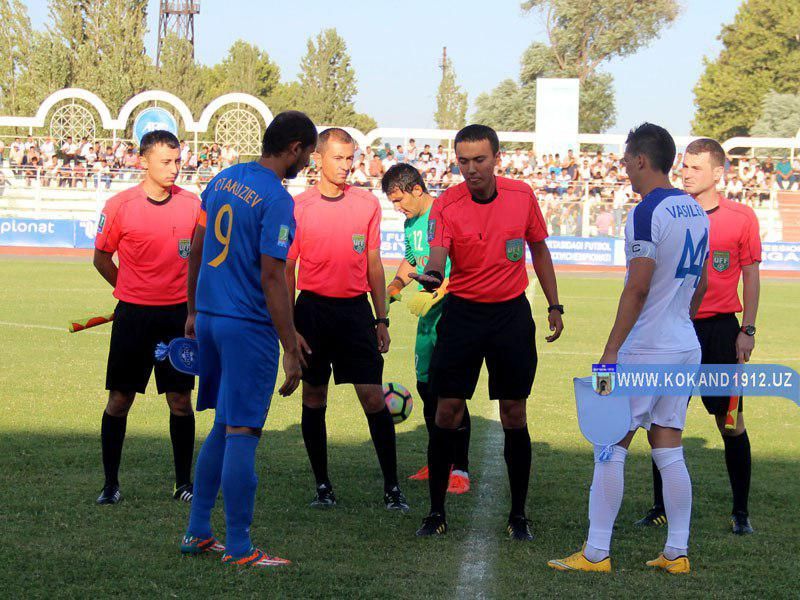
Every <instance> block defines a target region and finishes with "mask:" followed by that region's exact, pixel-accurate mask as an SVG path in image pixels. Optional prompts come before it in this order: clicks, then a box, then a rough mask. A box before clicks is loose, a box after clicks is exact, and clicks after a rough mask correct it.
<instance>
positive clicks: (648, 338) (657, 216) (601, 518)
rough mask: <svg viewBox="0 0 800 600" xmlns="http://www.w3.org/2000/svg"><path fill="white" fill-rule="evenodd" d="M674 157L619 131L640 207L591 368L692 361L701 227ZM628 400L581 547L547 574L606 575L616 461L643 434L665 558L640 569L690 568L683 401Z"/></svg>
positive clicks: (695, 360) (653, 135) (664, 137)
mask: <svg viewBox="0 0 800 600" xmlns="http://www.w3.org/2000/svg"><path fill="white" fill-rule="evenodd" d="M674 160H675V142H674V141H673V139H672V137H671V136H670V134H669V132H667V130H666V129H663V128H662V127H658V126H657V125H652V124H650V123H644V124H643V125H640V126H639V127H637V128H636V129H633V130H631V132H630V133H629V134H628V138H627V141H626V149H625V156H624V162H625V167H626V169H627V172H628V176H629V177H630V180H631V185H632V186H633V189H634V191H636V192H637V193H639V194H641V196H642V201H641V202H640V203H639V204H638V205H637V206H635V207H634V208H633V210H631V212H630V215H629V216H628V221H627V224H626V226H625V255H626V261H627V274H626V277H625V288H624V289H623V291H622V295H621V297H620V300H619V308H618V310H617V316H616V320H615V322H614V326H613V327H612V329H611V333H610V334H609V336H608V342H607V343H606V347H605V350H604V352H603V356H602V357H601V358H600V361H599V362H600V363H603V364H616V363H619V364H697V365H699V364H700V344H699V343H698V341H697V335H696V334H695V332H694V327H693V326H692V322H691V315H693V314H694V313H695V312H696V311H697V309H698V307H699V306H700V301H701V300H702V298H703V294H704V293H705V288H706V258H707V256H708V228H709V221H708V217H707V216H706V214H705V211H704V210H703V209H702V208H701V207H700V205H699V204H698V203H697V202H696V201H695V200H694V199H693V198H692V197H691V196H689V195H688V194H686V193H685V192H683V191H682V190H678V189H675V188H673V187H672V186H671V185H670V183H669V175H668V174H669V171H670V169H671V168H672V164H673V161H674ZM630 403H631V424H630V431H629V433H628V435H626V436H625V437H624V438H623V439H622V440H620V441H619V442H618V443H617V444H616V445H615V446H613V452H612V455H611V458H610V459H609V460H604V461H600V460H599V453H600V452H599V451H600V449H599V448H596V449H595V464H594V478H593V479H592V487H591V491H590V493H589V536H588V538H587V540H586V543H585V544H584V546H583V548H582V549H581V550H580V551H578V552H576V553H575V554H573V555H571V556H569V557H567V558H563V559H559V560H551V561H549V562H548V563H547V564H548V565H549V566H550V567H552V568H554V569H557V570H560V571H596V572H608V571H610V570H611V559H610V557H609V550H610V547H611V533H612V530H613V528H614V521H615V520H616V518H617V513H618V512H619V507H620V504H621V503H622V493H623V488H624V469H625V457H626V456H627V454H628V446H629V445H630V443H631V440H632V439H633V436H634V434H635V433H636V430H637V429H639V428H640V427H643V428H644V429H646V430H647V440H648V441H649V442H650V446H651V447H652V453H653V460H654V461H655V463H656V465H657V466H658V468H659V471H660V473H661V477H662V479H663V480H664V504H665V509H666V513H667V523H668V530H667V543H666V545H665V546H664V551H663V552H662V553H661V554H660V555H659V556H658V558H656V559H655V560H651V561H648V562H647V565H648V566H651V567H656V568H658V569H663V570H665V571H667V572H670V573H688V572H689V570H690V567H689V559H688V558H687V549H688V540H689V521H690V519H691V511H692V484H691V480H690V479H689V472H688V471H687V470H686V463H685V462H684V459H683V447H682V446H681V434H682V432H683V427H684V422H685V419H686V408H687V404H688V397H687V396H686V395H682V396H661V395H656V396H635V397H631V398H630Z"/></svg>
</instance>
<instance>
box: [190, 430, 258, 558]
mask: <svg viewBox="0 0 800 600" xmlns="http://www.w3.org/2000/svg"><path fill="white" fill-rule="evenodd" d="M257 447H258V437H256V436H254V435H248V434H243V433H231V434H228V435H227V436H226V438H225V458H224V460H223V462H222V497H223V499H224V501H225V525H226V531H227V536H226V538H225V553H226V554H230V555H231V556H234V557H241V556H244V555H245V554H247V552H248V551H249V550H250V547H251V545H252V544H251V542H250V524H251V523H252V521H253V508H254V506H255V503H256V486H257V485H258V477H256V470H255V462H256V448H257ZM195 477H197V474H195ZM195 497H196V496H195Z"/></svg>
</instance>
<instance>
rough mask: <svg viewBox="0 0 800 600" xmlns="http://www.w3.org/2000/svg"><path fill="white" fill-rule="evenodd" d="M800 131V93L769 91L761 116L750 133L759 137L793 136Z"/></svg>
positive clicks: (762, 104) (765, 97) (762, 105)
mask: <svg viewBox="0 0 800 600" xmlns="http://www.w3.org/2000/svg"><path fill="white" fill-rule="evenodd" d="M798 132H800V94H779V93H777V92H772V91H771V92H768V93H767V95H766V96H764V101H763V102H762V103H761V116H760V117H759V118H758V121H756V122H755V124H754V125H753V127H752V129H751V130H750V133H751V134H752V135H754V136H758V137H785V138H793V137H795V136H796V135H797V134H798Z"/></svg>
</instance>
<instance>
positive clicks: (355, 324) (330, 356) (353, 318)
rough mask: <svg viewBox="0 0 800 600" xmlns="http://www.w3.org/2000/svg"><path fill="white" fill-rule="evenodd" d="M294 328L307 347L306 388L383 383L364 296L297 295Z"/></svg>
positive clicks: (369, 309) (379, 359) (367, 304)
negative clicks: (334, 384) (308, 350)
mask: <svg viewBox="0 0 800 600" xmlns="http://www.w3.org/2000/svg"><path fill="white" fill-rule="evenodd" d="M294 324H295V327H296V328H297V332H298V333H299V334H300V335H302V336H303V337H304V338H305V340H306V342H307V343H308V345H309V346H310V347H311V356H308V355H306V361H307V362H308V367H307V368H305V369H303V381H305V382H306V383H308V384H310V385H314V386H320V385H327V383H328V381H329V380H330V378H331V371H333V380H334V382H335V383H336V384H337V385H339V384H342V383H353V384H374V385H381V384H382V383H383V356H381V353H380V352H379V351H378V336H377V335H376V333H375V317H374V316H373V314H372V307H371V306H370V304H369V301H368V300H367V295H366V294H362V295H360V296H356V297H354V298H329V297H327V296H320V295H318V294H314V293H312V292H305V291H304V292H300V294H299V295H298V296H297V302H296V303H295V307H294Z"/></svg>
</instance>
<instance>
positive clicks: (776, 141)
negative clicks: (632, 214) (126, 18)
mask: <svg viewBox="0 0 800 600" xmlns="http://www.w3.org/2000/svg"><path fill="white" fill-rule="evenodd" d="M70 99H77V100H82V101H84V102H86V103H87V104H89V105H91V106H92V107H93V108H94V109H95V110H96V111H97V114H98V115H99V116H100V122H101V124H102V127H103V129H105V130H108V131H112V132H113V134H114V138H115V139H116V137H117V132H118V131H124V130H125V128H126V127H127V124H128V120H129V119H130V117H131V115H132V114H133V112H134V110H135V109H136V108H137V107H138V106H140V105H142V104H145V103H147V102H160V103H163V104H169V105H170V106H171V107H172V108H174V109H175V111H176V112H177V113H178V115H180V117H181V119H182V120H183V125H184V129H185V130H186V131H188V132H190V133H193V134H194V138H195V143H197V138H198V134H201V133H206V132H208V128H209V125H210V123H211V119H212V118H213V116H214V114H215V113H216V112H217V111H219V110H220V109H221V108H222V107H223V106H226V105H228V104H245V105H248V106H250V107H251V108H253V109H254V110H255V111H256V112H257V113H258V114H259V115H260V116H261V118H262V119H263V124H264V127H267V126H268V125H269V124H270V122H271V121H272V119H273V114H272V111H270V109H269V107H267V105H266V104H264V102H262V101H261V100H259V99H258V98H256V97H255V96H252V95H250V94H243V93H230V94H224V95H222V96H219V97H218V98H215V99H214V100H212V101H211V102H210V103H209V104H208V106H206V107H205V108H204V109H203V111H202V113H201V114H200V118H199V119H198V120H195V119H194V117H193V115H192V111H191V110H189V107H188V106H187V105H186V103H185V102H184V101H183V100H181V99H180V98H179V97H178V96H176V95H174V94H171V93H169V92H165V91H163V90H148V91H146V92H141V93H139V94H136V95H135V96H134V97H133V98H131V99H130V100H128V101H127V102H126V103H125V104H124V105H123V107H122V108H121V109H120V112H119V115H118V116H117V118H116V119H115V118H113V117H112V115H111V111H110V110H109V109H108V107H107V106H106V104H105V103H104V102H103V101H102V100H101V99H100V97H99V96H97V95H96V94H94V93H92V92H90V91H88V90H84V89H81V88H65V89H63V90H58V91H57V92H53V93H52V94H50V95H49V96H48V97H47V98H45V99H44V100H43V101H42V103H41V105H39V109H38V110H37V111H36V114H35V115H34V116H32V117H20V116H0V127H25V128H28V130H29V132H30V133H31V134H32V133H33V129H34V128H36V129H39V128H44V127H46V126H47V124H46V123H45V119H46V118H47V115H48V113H49V112H50V110H51V109H52V108H53V107H54V106H56V105H57V104H58V103H59V102H63V101H65V100H70ZM325 128H326V127H318V129H319V130H320V131H322V130H323V129H325ZM343 129H345V130H346V131H347V132H348V133H350V135H352V136H353V138H354V139H355V140H356V142H357V143H358V145H359V146H360V147H362V148H365V147H366V146H368V145H370V144H372V143H373V142H374V141H375V140H377V139H402V140H408V139H411V138H414V139H421V140H435V139H453V138H454V137H455V134H456V131H455V130H453V129H425V128H408V129H405V128H385V127H379V128H377V129H373V130H372V131H370V132H368V133H362V132H361V131H359V130H357V129H354V128H352V127H343ZM498 137H499V138H500V141H501V142H521V143H529V144H535V143H536V133H535V132H520V131H499V132H498ZM625 137H626V136H625V135H624V134H608V133H582V134H579V135H578V143H579V144H600V145H610V146H616V147H617V148H618V149H619V151H620V152H622V150H623V149H624V147H625ZM694 139H697V138H696V136H676V137H675V143H676V145H677V146H678V147H679V148H682V147H686V145H687V144H689V142H691V141H692V140H694ZM722 147H723V148H724V149H725V150H726V151H730V150H732V149H733V148H749V149H751V150H753V149H755V148H782V149H788V150H789V151H790V153H791V155H792V156H793V157H794V155H795V154H796V152H797V150H798V149H800V131H798V133H797V135H796V136H795V137H793V138H771V137H734V138H731V139H729V140H726V141H724V142H722ZM576 150H577V149H576Z"/></svg>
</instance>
